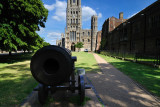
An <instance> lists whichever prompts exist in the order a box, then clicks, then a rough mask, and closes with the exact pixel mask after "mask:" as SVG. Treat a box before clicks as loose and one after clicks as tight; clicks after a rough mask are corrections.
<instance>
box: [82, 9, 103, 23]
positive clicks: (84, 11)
mask: <svg viewBox="0 0 160 107" xmlns="http://www.w3.org/2000/svg"><path fill="white" fill-rule="evenodd" d="M93 15H97V12H96V11H95V10H94V9H92V8H91V7H88V6H83V7H82V18H83V19H82V20H83V21H88V20H91V16H93ZM101 17H102V13H99V14H98V18H101Z"/></svg>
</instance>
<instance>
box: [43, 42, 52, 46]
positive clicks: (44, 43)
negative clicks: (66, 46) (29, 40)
mask: <svg viewBox="0 0 160 107" xmlns="http://www.w3.org/2000/svg"><path fill="white" fill-rule="evenodd" d="M49 45H51V44H50V43H48V42H43V46H49Z"/></svg>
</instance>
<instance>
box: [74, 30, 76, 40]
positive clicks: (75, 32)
mask: <svg viewBox="0 0 160 107" xmlns="http://www.w3.org/2000/svg"><path fill="white" fill-rule="evenodd" d="M74 33H75V38H74V40H75V41H76V32H74Z"/></svg>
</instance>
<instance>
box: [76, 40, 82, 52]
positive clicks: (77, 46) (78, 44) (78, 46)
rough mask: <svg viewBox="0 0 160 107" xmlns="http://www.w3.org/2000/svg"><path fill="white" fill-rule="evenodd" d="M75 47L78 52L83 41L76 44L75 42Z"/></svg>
mask: <svg viewBox="0 0 160 107" xmlns="http://www.w3.org/2000/svg"><path fill="white" fill-rule="evenodd" d="M75 47H76V48H78V52H79V51H80V49H81V48H83V43H82V42H78V43H77V44H75Z"/></svg>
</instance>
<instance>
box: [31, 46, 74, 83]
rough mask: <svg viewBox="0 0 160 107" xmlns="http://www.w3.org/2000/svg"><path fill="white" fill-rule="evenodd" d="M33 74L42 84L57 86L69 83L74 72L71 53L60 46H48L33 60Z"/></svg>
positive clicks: (37, 53)
mask: <svg viewBox="0 0 160 107" xmlns="http://www.w3.org/2000/svg"><path fill="white" fill-rule="evenodd" d="M30 68H31V73H32V75H33V77H34V78H35V79H36V80H37V81H38V82H39V83H41V84H44V85H46V86H57V85H60V84H62V83H65V82H68V80H69V78H70V75H71V74H72V72H73V61H72V56H71V51H69V50H67V49H65V48H61V47H58V46H54V45H51V46H46V47H43V48H41V49H40V50H38V51H37V52H36V53H35V55H34V56H33V57H32V59H31V65H30Z"/></svg>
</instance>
